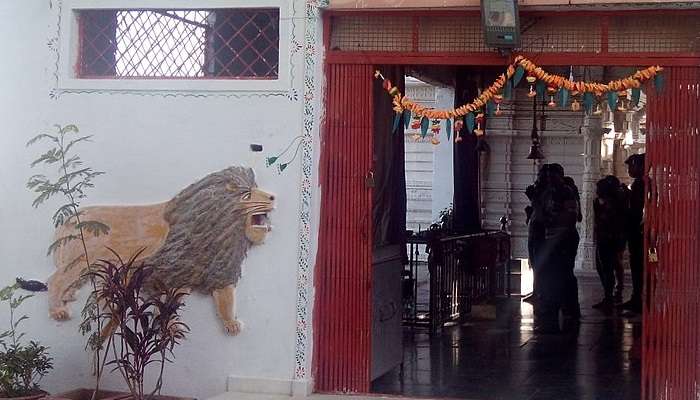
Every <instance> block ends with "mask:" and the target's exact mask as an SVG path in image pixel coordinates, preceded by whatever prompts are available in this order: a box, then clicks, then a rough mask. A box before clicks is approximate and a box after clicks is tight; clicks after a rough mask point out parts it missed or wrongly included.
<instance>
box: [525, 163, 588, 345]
mask: <svg viewBox="0 0 700 400" xmlns="http://www.w3.org/2000/svg"><path fill="white" fill-rule="evenodd" d="M563 172H564V171H563V168H561V166H559V165H557V164H546V165H545V166H543V174H542V179H538V181H539V182H538V186H539V188H540V189H539V190H537V191H536V192H535V196H534V197H535V201H533V213H532V219H531V220H530V230H531V231H530V232H531V235H532V234H533V233H535V232H537V233H538V234H539V235H542V234H544V237H541V236H540V237H538V239H539V240H538V241H536V242H535V246H533V250H534V253H535V254H534V255H535V257H534V259H535V263H534V267H535V281H536V289H535V295H536V298H537V300H536V304H535V332H538V333H555V332H559V318H558V315H559V311H560V310H561V311H562V312H564V313H565V315H567V316H570V317H574V318H577V317H578V316H579V315H580V312H579V310H578V291H577V288H576V278H575V276H574V275H573V267H574V261H575V259H576V249H577V247H578V232H577V231H576V221H577V220H578V203H577V201H576V195H575V191H574V189H573V188H572V187H570V186H569V185H567V184H566V183H565V180H564V173H563ZM534 227H539V229H537V230H535V229H533V228H534Z"/></svg>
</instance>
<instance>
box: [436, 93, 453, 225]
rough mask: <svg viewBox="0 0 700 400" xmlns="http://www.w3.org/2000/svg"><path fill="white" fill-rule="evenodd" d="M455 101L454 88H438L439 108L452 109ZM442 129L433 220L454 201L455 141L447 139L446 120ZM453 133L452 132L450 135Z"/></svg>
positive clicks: (438, 149) (438, 151)
mask: <svg viewBox="0 0 700 400" xmlns="http://www.w3.org/2000/svg"><path fill="white" fill-rule="evenodd" d="M454 103H455V92H454V89H452V88H443V87H438V88H437V108H441V109H450V108H453V107H454ZM442 129H443V130H442V132H441V135H442V138H441V142H440V144H438V145H437V146H433V221H437V220H438V218H439V217H440V212H441V211H442V210H444V209H446V208H447V207H449V206H450V205H451V204H452V202H453V201H454V164H453V157H452V155H453V151H454V146H453V143H454V142H453V141H452V140H447V136H446V132H445V129H447V127H446V125H445V122H443V123H442ZM452 135H453V133H450V137H452Z"/></svg>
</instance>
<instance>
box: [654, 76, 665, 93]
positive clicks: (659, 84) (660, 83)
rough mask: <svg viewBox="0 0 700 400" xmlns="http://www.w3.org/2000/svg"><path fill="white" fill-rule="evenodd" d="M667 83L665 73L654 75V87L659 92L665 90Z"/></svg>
mask: <svg viewBox="0 0 700 400" xmlns="http://www.w3.org/2000/svg"><path fill="white" fill-rule="evenodd" d="M665 84H666V79H665V78H664V76H663V75H661V74H657V75H656V76H655V77H654V88H655V89H656V91H657V92H658V93H661V92H663V90H664V85H665Z"/></svg>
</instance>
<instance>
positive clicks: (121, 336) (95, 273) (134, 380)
mask: <svg viewBox="0 0 700 400" xmlns="http://www.w3.org/2000/svg"><path fill="white" fill-rule="evenodd" d="M113 253H114V252H113ZM139 254H140V253H137V254H136V255H134V256H133V257H131V258H130V259H129V260H127V261H123V260H122V258H121V257H119V255H118V254H116V253H114V255H115V259H116V260H117V261H115V262H112V261H107V260H100V261H99V262H98V267H97V268H95V269H93V270H92V272H91V273H90V274H91V275H92V277H93V279H94V280H95V281H96V282H97V291H96V293H97V301H98V302H99V303H100V304H102V305H103V308H102V309H103V310H104V311H103V312H102V313H101V314H100V318H101V319H102V320H103V323H102V325H103V326H105V331H104V332H103V333H102V335H103V337H107V343H108V345H107V347H110V349H111V354H112V357H111V360H110V361H109V362H108V363H107V365H109V366H112V367H114V370H117V371H119V372H120V373H121V375H122V377H123V378H124V381H125V383H126V384H127V386H128V387H129V391H130V392H131V395H132V397H133V399H134V400H144V399H148V398H151V397H152V396H153V395H155V394H159V393H160V389H161V387H162V385H163V372H164V368H165V363H166V362H169V361H171V359H170V358H169V357H170V356H172V355H173V349H174V348H175V346H176V345H178V344H179V343H180V341H181V340H183V339H184V338H185V334H186V333H187V332H189V327H188V326H187V325H185V324H184V323H183V322H181V321H180V311H181V309H182V307H183V306H184V302H183V299H184V297H185V296H186V295H187V292H186V291H184V290H178V289H168V290H162V291H160V290H155V289H153V288H146V287H145V283H146V282H147V279H148V277H149V276H150V275H151V274H152V273H153V267H151V266H149V265H144V264H141V263H137V262H136V259H137V258H138V256H139ZM151 365H155V366H157V368H158V375H157V376H158V380H157V381H156V384H155V388H154V389H153V390H152V391H151V392H150V394H149V393H147V392H146V391H145V389H144V386H145V385H144V383H145V380H144V377H145V375H146V371H147V369H148V367H149V366H151Z"/></svg>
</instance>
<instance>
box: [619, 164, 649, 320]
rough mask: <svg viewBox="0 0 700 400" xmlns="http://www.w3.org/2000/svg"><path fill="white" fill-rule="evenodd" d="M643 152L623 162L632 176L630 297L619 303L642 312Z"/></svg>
mask: <svg viewBox="0 0 700 400" xmlns="http://www.w3.org/2000/svg"><path fill="white" fill-rule="evenodd" d="M644 162H645V155H644V154H634V155H632V156H630V157H629V158H628V159H627V160H626V161H625V163H626V164H627V170H628V172H629V175H630V176H631V177H632V178H634V181H633V182H632V188H631V193H630V204H629V212H628V213H627V241H628V246H629V247H628V248H629V252H630V270H631V272H632V297H631V298H630V300H629V301H627V302H625V303H623V304H621V307H622V308H623V309H625V310H628V311H631V312H634V313H641V312H642V292H643V289H644V196H645V193H644V180H643V179H644Z"/></svg>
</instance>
